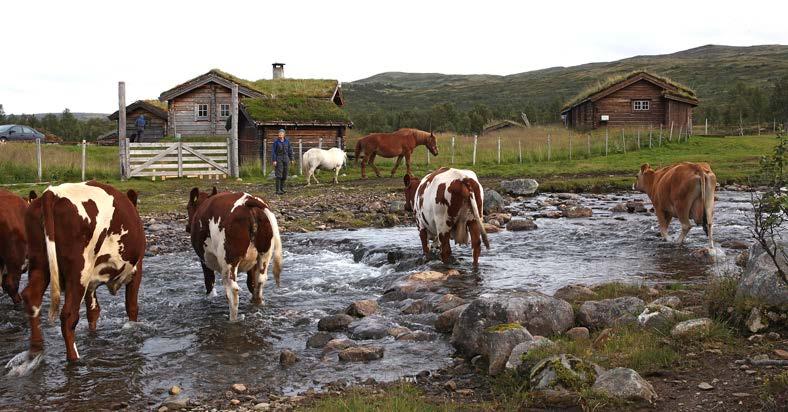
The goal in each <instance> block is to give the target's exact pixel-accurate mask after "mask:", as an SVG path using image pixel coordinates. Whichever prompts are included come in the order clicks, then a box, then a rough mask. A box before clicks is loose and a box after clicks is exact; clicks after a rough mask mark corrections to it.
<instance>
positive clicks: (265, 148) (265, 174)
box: [263, 139, 268, 179]
mask: <svg viewBox="0 0 788 412" xmlns="http://www.w3.org/2000/svg"><path fill="white" fill-rule="evenodd" d="M267 153H268V139H263V179H265V178H266V177H268V156H267Z"/></svg>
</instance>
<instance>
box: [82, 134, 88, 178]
mask: <svg viewBox="0 0 788 412" xmlns="http://www.w3.org/2000/svg"><path fill="white" fill-rule="evenodd" d="M87 147H88V144H87V142H85V139H82V181H83V182H84V181H85V167H86V166H87V153H86V150H87Z"/></svg>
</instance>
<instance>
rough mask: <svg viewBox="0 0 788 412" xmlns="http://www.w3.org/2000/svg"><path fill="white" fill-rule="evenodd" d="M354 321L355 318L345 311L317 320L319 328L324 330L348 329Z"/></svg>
mask: <svg viewBox="0 0 788 412" xmlns="http://www.w3.org/2000/svg"><path fill="white" fill-rule="evenodd" d="M350 322H353V318H352V317H351V316H349V315H346V314H344V313H340V314H338V315H331V316H326V317H324V318H322V319H320V320H319V321H318V322H317V330H319V331H324V332H337V331H341V330H345V329H347V326H348V325H350Z"/></svg>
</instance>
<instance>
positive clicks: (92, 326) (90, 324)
mask: <svg viewBox="0 0 788 412" xmlns="http://www.w3.org/2000/svg"><path fill="white" fill-rule="evenodd" d="M96 327H97V322H88V330H89V331H91V332H95V331H96Z"/></svg>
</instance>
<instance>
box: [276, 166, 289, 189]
mask: <svg viewBox="0 0 788 412" xmlns="http://www.w3.org/2000/svg"><path fill="white" fill-rule="evenodd" d="M289 168H290V162H288V161H281V160H280V161H277V162H276V167H275V168H274V176H276V192H277V193H279V192H284V191H285V181H287V172H288V169H289Z"/></svg>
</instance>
